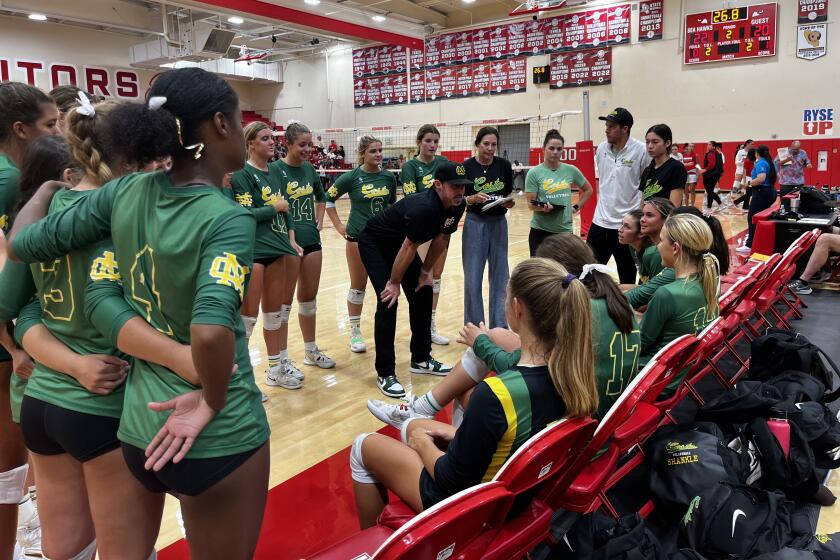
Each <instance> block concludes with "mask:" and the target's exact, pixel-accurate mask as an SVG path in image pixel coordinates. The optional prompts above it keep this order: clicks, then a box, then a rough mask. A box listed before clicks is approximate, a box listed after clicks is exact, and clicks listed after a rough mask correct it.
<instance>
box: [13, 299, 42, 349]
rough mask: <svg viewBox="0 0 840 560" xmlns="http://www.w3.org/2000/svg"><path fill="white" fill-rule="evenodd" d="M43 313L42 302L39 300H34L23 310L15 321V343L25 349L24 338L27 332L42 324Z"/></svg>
mask: <svg viewBox="0 0 840 560" xmlns="http://www.w3.org/2000/svg"><path fill="white" fill-rule="evenodd" d="M41 313H42V310H41V301H40V300H39V299H38V298H32V299H31V300H30V301H29V303H27V304H26V305H24V306H23V307H22V308H21V310H20V313H19V314H18V317H17V321H15V342H17V344H18V346H20V347H21V348H23V336H24V335H25V334H26V331H28V330H29V329H31V328H32V327H34V326H35V325H40V324H41V323H42V321H41Z"/></svg>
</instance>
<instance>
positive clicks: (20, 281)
mask: <svg viewBox="0 0 840 560" xmlns="http://www.w3.org/2000/svg"><path fill="white" fill-rule="evenodd" d="M0 294H3V296H2V297H0V324H2V325H6V324H7V323H9V322H11V321H12V320H14V319H17V324H16V325H15V339H16V340H18V344H20V340H19V339H18V329H20V327H21V315H22V314H23V310H24V309H25V308H26V307H25V306H26V305H27V303H29V302H31V301H33V297H34V296H35V283H34V282H33V281H32V273H31V272H30V271H29V266H28V265H26V264H24V263H19V262H15V261H10V260H7V261H6V264H5V265H4V266H3V269H2V270H0ZM39 310H40V308H39ZM21 336H22V334H21ZM0 348H2V347H0ZM3 354H4V356H6V358H5V360H4V359H3V356H0V361H7V360H11V359H12V357H11V356H10V355H9V354H8V353H7V352H5V348H3ZM25 388H26V379H24V378H22V377H19V376H18V375H17V374H15V373H12V377H11V380H10V381H9V395H10V403H11V408H12V420H14V421H15V422H19V421H20V402H21V400H22V399H23V391H24V389H25Z"/></svg>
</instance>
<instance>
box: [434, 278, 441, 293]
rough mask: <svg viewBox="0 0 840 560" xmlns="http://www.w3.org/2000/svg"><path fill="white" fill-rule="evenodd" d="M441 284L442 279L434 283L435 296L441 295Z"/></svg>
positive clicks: (436, 279)
mask: <svg viewBox="0 0 840 560" xmlns="http://www.w3.org/2000/svg"><path fill="white" fill-rule="evenodd" d="M440 284H441V280H440V278H435V279H434V280H433V281H432V293H433V294H439V293H440Z"/></svg>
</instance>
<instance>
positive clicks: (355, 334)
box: [350, 327, 367, 353]
mask: <svg viewBox="0 0 840 560" xmlns="http://www.w3.org/2000/svg"><path fill="white" fill-rule="evenodd" d="M350 351H351V352H356V353H361V352H367V344H365V339H364V337H363V336H362V329H361V328H359V327H353V330H352V331H350Z"/></svg>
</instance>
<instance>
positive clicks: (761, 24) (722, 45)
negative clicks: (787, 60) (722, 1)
mask: <svg viewBox="0 0 840 560" xmlns="http://www.w3.org/2000/svg"><path fill="white" fill-rule="evenodd" d="M777 15H778V6H777V4H776V3H775V2H774V3H769V4H755V5H752V6H741V7H737V8H727V9H725V10H714V11H709V12H701V13H696V14H688V15H686V16H685V59H684V63H685V64H702V63H705V62H718V61H726V60H735V59H740V58H754V57H760V56H774V55H775V54H776V21H777Z"/></svg>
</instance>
